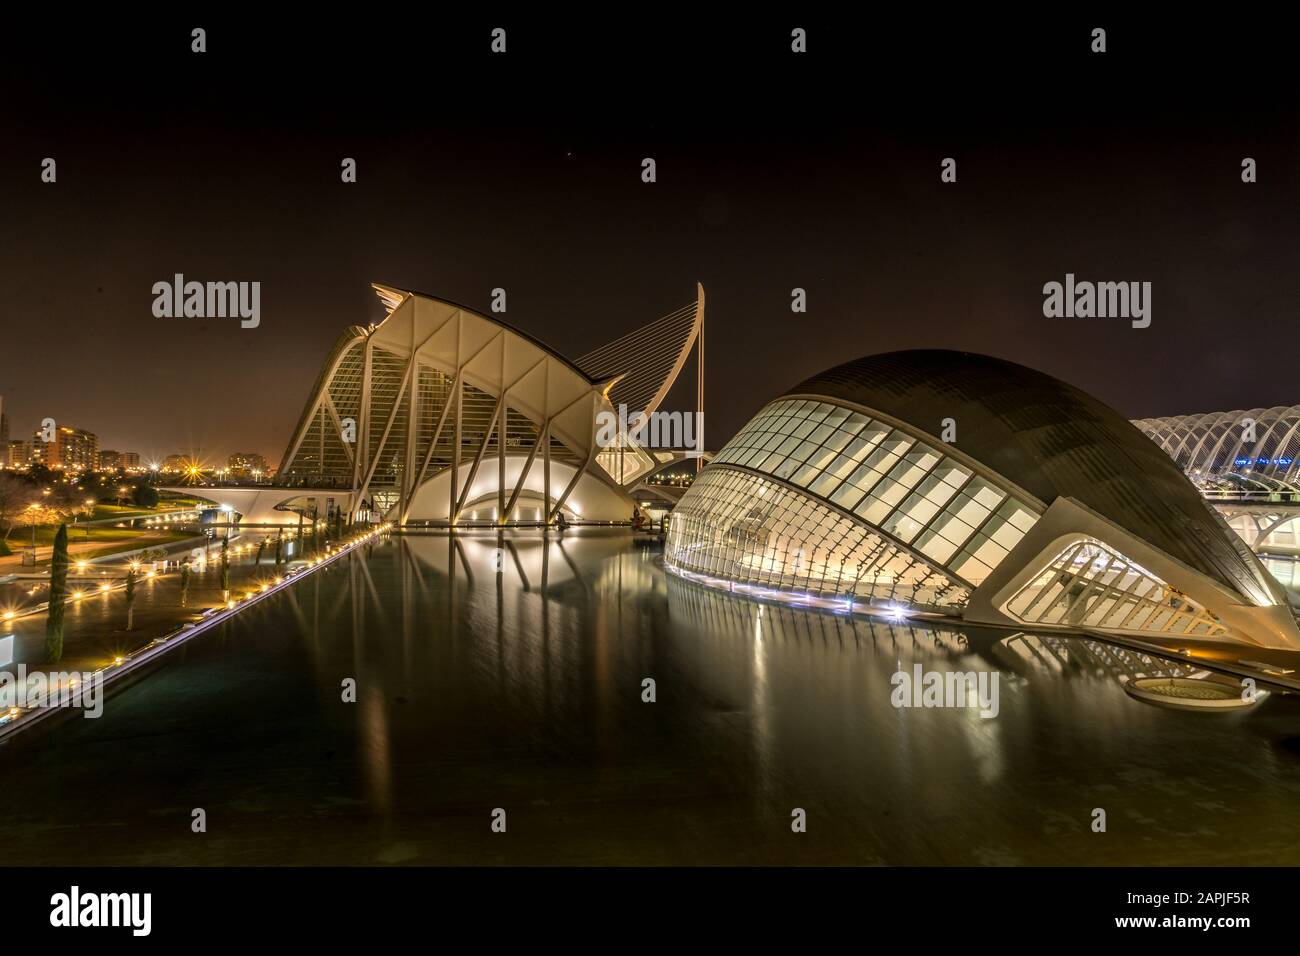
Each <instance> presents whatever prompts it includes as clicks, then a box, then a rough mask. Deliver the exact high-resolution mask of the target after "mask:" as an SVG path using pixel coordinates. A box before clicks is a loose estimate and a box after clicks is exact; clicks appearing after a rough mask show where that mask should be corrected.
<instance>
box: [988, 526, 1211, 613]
mask: <svg viewBox="0 0 1300 956" xmlns="http://www.w3.org/2000/svg"><path fill="white" fill-rule="evenodd" d="M1006 612H1007V613H1008V614H1010V615H1011V616H1012V617H1015V618H1017V619H1018V620H1021V621H1024V622H1026V623H1029V624H1059V625H1066V626H1071V627H1098V628H1113V629H1116V630H1122V631H1164V632H1167V633H1173V634H1188V635H1195V636H1197V637H1218V636H1222V635H1225V634H1226V633H1227V629H1226V628H1225V627H1224V626H1223V625H1222V624H1220V623H1219V622H1218V620H1217V619H1216V618H1214V617H1213V616H1212V615H1211V614H1209V612H1207V611H1206V610H1205V608H1203V607H1201V606H1200V605H1199V604H1196V603H1195V602H1194V601H1192V600H1190V599H1189V598H1188V597H1187V596H1186V595H1184V594H1182V593H1180V592H1179V591H1178V590H1176V589H1175V588H1172V587H1170V586H1169V585H1168V584H1166V583H1165V582H1164V581H1162V580H1160V579H1159V578H1158V577H1156V576H1155V575H1154V574H1152V573H1151V572H1150V571H1147V570H1146V569H1145V568H1142V567H1140V566H1138V565H1137V564H1134V563H1133V562H1132V561H1130V560H1129V559H1128V558H1126V557H1124V556H1123V555H1121V554H1118V553H1117V552H1115V551H1114V550H1113V549H1111V548H1110V547H1108V546H1106V545H1103V544H1101V543H1100V542H1098V541H1094V540H1092V539H1090V538H1088V539H1082V540H1079V541H1075V542H1073V543H1071V544H1070V545H1069V546H1068V547H1067V548H1065V550H1063V551H1062V552H1061V553H1060V554H1059V555H1057V556H1056V558H1055V559H1053V561H1052V562H1051V563H1050V564H1049V565H1048V566H1047V567H1046V568H1044V569H1043V570H1042V571H1041V572H1040V573H1039V574H1038V575H1037V576H1036V577H1035V578H1034V579H1033V580H1032V581H1030V582H1029V583H1028V584H1027V585H1025V586H1024V587H1023V588H1021V589H1020V591H1018V592H1017V593H1016V595H1015V597H1013V598H1012V599H1011V600H1010V601H1008V602H1007V604H1006Z"/></svg>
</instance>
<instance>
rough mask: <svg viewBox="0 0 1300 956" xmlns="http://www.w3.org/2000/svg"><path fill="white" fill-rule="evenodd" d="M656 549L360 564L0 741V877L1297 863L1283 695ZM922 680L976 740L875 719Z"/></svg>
mask: <svg viewBox="0 0 1300 956" xmlns="http://www.w3.org/2000/svg"><path fill="white" fill-rule="evenodd" d="M659 558H660V555H659V551H658V549H657V548H655V547H654V546H644V547H643V546H641V545H639V544H636V543H634V542H633V540H632V538H631V537H630V536H629V535H628V534H627V533H626V532H622V531H610V532H575V531H570V532H568V533H566V534H564V535H563V537H562V538H556V537H555V536H554V535H552V536H551V537H550V538H548V539H543V538H542V537H541V536H540V535H539V534H538V533H535V532H520V533H517V534H514V535H509V534H508V535H506V536H505V537H504V539H502V540H500V541H498V539H497V537H496V536H495V535H492V534H484V535H483V536H474V535H463V536H461V537H459V538H454V539H453V538H448V537H447V536H445V535H442V536H439V535H409V536H395V537H393V538H391V539H388V540H383V541H380V542H378V543H376V544H375V545H373V546H370V547H369V548H368V549H367V550H366V552H365V553H364V554H363V553H360V552H358V553H356V554H354V555H352V556H350V557H349V558H347V559H345V560H343V561H340V562H338V563H337V564H336V565H332V566H330V567H328V568H325V569H323V570H321V571H319V572H317V573H314V574H312V575H310V576H309V577H307V578H306V579H304V580H303V581H301V582H299V583H298V584H297V585H296V586H295V587H294V588H292V589H289V591H288V592H287V593H286V594H284V595H283V596H281V597H278V598H275V599H273V600H269V601H265V602H263V603H261V604H259V605H257V606H255V607H252V608H250V609H248V610H247V611H245V612H243V613H242V614H240V615H239V616H238V617H237V619H236V621H235V622H234V623H232V624H230V625H227V626H226V627H225V628H224V630H222V631H213V632H210V633H208V634H206V635H203V636H201V637H199V638H197V639H196V640H194V641H192V642H191V643H189V644H188V645H185V646H183V647H181V648H178V649H177V650H176V651H174V652H173V653H172V655H171V656H170V658H169V659H168V660H167V661H166V662H165V663H163V664H162V665H160V666H159V667H158V668H157V669H156V670H155V671H153V672H152V673H150V674H148V675H147V676H145V677H144V678H142V679H140V680H139V681H137V682H136V683H134V684H133V685H132V686H130V687H128V688H126V689H124V690H121V691H119V692H117V693H115V694H114V695H113V696H112V697H110V699H109V700H108V702H107V704H106V707H105V713H104V716H103V717H102V718H100V719H99V720H86V719H82V718H80V717H71V718H66V719H64V718H61V719H59V720H58V721H51V722H48V723H47V725H46V726H45V727H39V728H37V729H35V730H33V731H31V732H29V733H26V734H23V735H20V738H19V739H16V740H15V741H13V742H11V743H10V744H8V745H6V746H4V747H3V748H0V774H3V780H4V786H0V864H22V863H26V864H32V863H37V864H73V863H105V864H107V863H142V864H183V865H185V864H275V863H292V864H316V863H335V864H408V863H410V864H544V863H554V864H921V865H931V864H1016V863H1032V864H1073V863H1082V864H1163V863H1187V864H1194V863H1210V864H1228V863H1275V864H1296V863H1300V836H1298V835H1297V826H1296V819H1297V810H1300V701H1297V700H1296V699H1295V698H1282V697H1279V696H1273V697H1271V698H1269V699H1268V700H1265V701H1264V702H1262V703H1261V704H1259V705H1258V706H1256V707H1255V708H1253V709H1251V710H1249V711H1246V712H1238V713H1232V714H1211V715H1206V714H1194V713H1184V712H1177V711H1170V710H1165V709H1160V708H1156V707H1152V706H1149V705H1146V704H1142V703H1138V702H1137V701H1134V700H1133V699H1131V698H1130V697H1129V696H1128V695H1127V694H1125V692H1124V690H1123V689H1122V687H1121V685H1120V683H1119V680H1118V677H1119V676H1120V675H1123V674H1133V673H1146V674H1153V673H1175V672H1176V668H1178V667H1180V666H1181V665H1179V664H1177V663H1174V662H1167V661H1161V660H1159V659H1151V658H1140V657H1139V656H1138V655H1136V654H1134V653H1133V652H1130V651H1125V650H1121V649H1117V648H1111V647H1108V646H1106V645H1102V644H1098V643H1095V642H1084V641H1067V640H1061V639H1048V638H1038V637H1033V636H1029V635H1018V634H1012V633H1008V632H998V631H989V630H982V629H971V630H969V631H966V632H959V631H956V630H952V629H934V628H927V627H920V626H915V625H910V624H908V623H906V622H899V623H894V624H886V623H882V622H870V621H867V620H862V619H852V618H849V617H844V616H837V615H832V614H828V613H824V612H817V611H801V610H796V609H790V608H783V607H778V606H774V605H767V606H763V605H758V604H755V603H751V602H748V601H744V600H740V599H736V598H732V597H730V596H727V595H725V594H722V593H719V592H714V591H708V590H704V589H701V588H699V587H697V586H695V585H692V584H688V583H685V582H682V581H679V580H677V579H676V578H673V577H671V576H670V575H667V574H666V573H665V572H664V571H663V570H662V567H661V565H660V563H659ZM498 565H499V567H500V571H499V572H498V570H497V568H498ZM918 663H919V664H921V665H923V667H924V668H925V669H926V670H943V671H947V670H962V671H969V670H988V669H996V670H998V671H999V672H1000V705H999V712H998V715H997V717H996V718H993V719H982V718H981V717H980V716H979V714H978V713H977V712H976V711H975V710H972V709H929V710H927V709H896V708H895V707H894V706H893V705H892V704H891V700H890V697H891V691H892V690H893V688H892V686H891V683H890V678H891V675H893V674H894V673H895V672H896V671H898V670H900V669H904V670H909V671H910V670H911V668H912V666H913V665H914V664H918ZM348 678H353V679H355V680H356V683H357V701H356V703H344V702H343V700H342V699H341V698H342V684H343V682H344V681H345V679H348ZM646 678H652V679H653V680H654V681H655V688H656V697H657V699H656V701H655V702H654V703H645V702H643V700H642V695H643V689H642V688H643V683H642V682H643V680H644V679H646ZM195 808H202V809H203V810H204V811H205V812H206V816H207V832H206V833H203V834H196V833H193V832H191V819H192V816H191V815H192V811H193V810H194V809H195ZM497 808H501V809H504V810H505V811H506V815H505V819H506V832H505V833H493V832H492V829H491V826H490V824H491V820H492V813H493V810H494V809H497ZM796 808H800V809H802V810H804V811H805V812H806V817H807V832H805V833H793V832H792V831H791V819H792V818H791V814H792V812H793V811H794V810H795V809H796ZM1095 808H1102V809H1104V810H1105V811H1106V821H1107V825H1106V832H1104V833H1096V832H1093V830H1092V821H1093V811H1094V809H1095Z"/></svg>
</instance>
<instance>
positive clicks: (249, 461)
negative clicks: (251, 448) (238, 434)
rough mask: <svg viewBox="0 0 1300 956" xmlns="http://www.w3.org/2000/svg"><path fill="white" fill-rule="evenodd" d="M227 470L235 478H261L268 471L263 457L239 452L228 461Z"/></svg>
mask: <svg viewBox="0 0 1300 956" xmlns="http://www.w3.org/2000/svg"><path fill="white" fill-rule="evenodd" d="M226 469H227V471H229V472H230V474H231V476H232V477H235V478H261V477H262V476H263V475H265V474H266V473H267V470H268V469H267V467H266V459H265V458H264V457H263V456H261V455H257V454H254V453H252V452H239V451H237V452H235V453H234V454H233V455H231V456H230V457H229V458H228V459H227V460H226Z"/></svg>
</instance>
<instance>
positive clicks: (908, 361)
mask: <svg viewBox="0 0 1300 956" xmlns="http://www.w3.org/2000/svg"><path fill="white" fill-rule="evenodd" d="M665 561H666V563H667V564H668V566H669V568H670V569H672V570H674V571H677V572H678V573H681V574H682V575H683V576H686V577H689V578H692V579H694V580H698V581H703V582H704V583H708V584H713V585H716V586H719V587H725V588H728V589H730V590H733V591H742V592H745V593H750V594H755V595H757V596H760V597H765V598H773V599H781V600H789V601H793V602H798V603H809V604H817V605H819V606H830V607H836V608H839V609H844V610H849V609H853V608H857V607H866V606H871V605H874V606H876V607H877V608H879V609H881V610H882V611H886V612H890V613H897V614H900V615H902V614H906V613H908V612H909V611H912V610H923V611H927V612H932V613H938V614H943V615H947V616H952V617H955V618H960V619H963V620H966V621H971V622H978V623H983V624H992V625H1001V626H1006V627H1015V628H1021V627H1028V628H1031V629H1032V630H1034V631H1038V632H1050V631H1053V630H1063V631H1099V632H1112V633H1116V634H1124V635H1128V636H1133V637H1142V636H1154V635H1157V634H1158V635H1161V636H1164V637H1178V638H1179V639H1180V640H1182V639H1186V640H1189V641H1196V640H1228V641H1238V642H1241V643H1247V644H1255V645H1261V646H1267V647H1282V648H1289V649H1300V629H1297V626H1296V622H1295V619H1294V617H1293V615H1292V614H1291V611H1290V608H1289V607H1288V605H1287V601H1286V595H1285V592H1284V591H1283V589H1282V587H1281V586H1280V585H1279V584H1278V582H1277V581H1276V580H1274V579H1273V577H1272V576H1271V575H1270V574H1269V573H1268V571H1267V570H1265V568H1264V567H1263V565H1262V564H1261V563H1260V561H1259V560H1258V559H1257V558H1256V557H1255V556H1254V555H1253V554H1252V553H1251V552H1250V550H1249V548H1247V547H1246V546H1245V544H1244V543H1243V542H1242V541H1241V540H1240V539H1239V538H1238V537H1237V536H1236V535H1235V534H1234V533H1233V532H1232V530H1231V529H1229V528H1228V526H1227V525H1226V523H1225V522H1224V520H1223V519H1222V518H1221V517H1220V516H1219V515H1218V514H1217V513H1215V512H1214V511H1213V510H1212V508H1211V507H1210V506H1209V505H1208V504H1207V503H1206V501H1205V500H1204V499H1203V498H1202V497H1201V495H1200V493H1199V492H1198V491H1197V489H1196V488H1195V487H1194V486H1193V485H1192V484H1191V482H1189V481H1188V479H1187V478H1186V476H1184V475H1183V473H1182V472H1181V471H1180V470H1179V468H1178V466H1177V465H1176V464H1175V463H1174V460H1173V459H1171V458H1170V457H1169V456H1168V455H1167V454H1166V453H1165V452H1164V451H1162V450H1161V448H1160V447H1158V446H1157V445H1156V444H1155V443H1153V442H1151V441H1149V440H1148V439H1147V438H1146V437H1145V436H1144V435H1143V433H1142V432H1140V431H1139V430H1138V429H1137V428H1136V427H1134V425H1132V424H1131V423H1129V422H1127V421H1125V420H1124V419H1123V417H1122V416H1120V415H1119V414H1118V413H1117V412H1115V411H1114V410H1112V409H1110V408H1108V407H1107V406H1105V405H1103V404H1102V403H1101V402H1098V401H1097V400H1096V399H1094V398H1092V397H1091V396H1089V395H1086V394H1085V393H1083V392H1081V391H1079V390H1078V389H1076V388H1073V387H1071V386H1069V385H1067V384H1065V383H1064V382H1060V381H1058V380H1056V379H1053V378H1051V377H1050V376H1047V375H1043V374H1041V373H1039V372H1035V371H1033V370H1031V369H1027V368H1024V367H1022V366H1018V365H1014V364H1012V363H1010V362H1003V361H1000V360H997V359H992V358H988V357H986V356H980V355H973V354H970V353H959V352H940V351H916V352H896V353H891V354H888V355H879V356H872V357H869V358H864V359H859V360H857V361H855V362H849V363H846V364H844V365H841V366H838V367H837V368H833V369H830V370H828V371H826V372H823V373H822V374H820V375H817V376H814V377H813V378H811V379H809V380H807V381H805V382H803V383H801V384H800V385H798V386H796V387H795V388H793V389H791V390H790V391H789V392H788V393H786V394H785V395H782V396H781V397H779V398H777V399H775V400H773V401H772V402H771V403H769V404H768V405H767V406H766V407H765V408H764V409H762V410H761V411H760V412H759V414H758V415H757V416H755V418H754V419H753V420H752V421H751V422H750V423H749V424H748V425H746V426H745V427H744V428H743V429H741V431H740V432H739V433H738V434H737V435H736V437H735V438H733V439H732V440H731V441H730V442H728V443H727V445H726V446H725V447H723V448H722V449H721V450H720V451H719V452H718V455H717V457H716V458H715V459H714V460H713V461H712V462H711V463H710V464H709V465H708V466H707V467H706V468H705V469H704V470H703V472H702V473H701V475H700V477H699V478H698V479H696V481H695V483H694V484H693V485H692V486H691V488H690V490H689V491H687V493H686V494H685V496H683V498H682V500H681V503H680V504H679V505H678V507H677V508H676V509H675V510H674V512H673V514H672V517H671V519H670V528H669V535H668V540H667V542H666V545H665Z"/></svg>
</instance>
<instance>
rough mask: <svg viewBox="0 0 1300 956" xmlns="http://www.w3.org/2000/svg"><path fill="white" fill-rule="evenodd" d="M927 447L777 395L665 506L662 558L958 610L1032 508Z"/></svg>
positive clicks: (759, 579) (779, 584) (683, 566)
mask: <svg viewBox="0 0 1300 956" xmlns="http://www.w3.org/2000/svg"><path fill="white" fill-rule="evenodd" d="M937 444H938V443H934V444H933V445H932V444H930V443H929V442H927V441H926V440H924V439H921V438H919V437H917V436H915V435H913V434H910V433H909V432H907V431H904V430H903V429H900V428H897V427H895V426H893V425H890V424H888V423H885V422H882V421H878V420H875V419H872V418H871V417H869V416H868V415H864V414H862V413H859V412H857V411H854V410H851V409H848V408H844V407H842V406H839V405H833V404H830V403H828V402H823V401H815V400H804V399H784V400H781V401H778V402H774V403H772V404H771V405H769V406H768V407H767V408H765V409H764V410H763V411H762V412H760V413H759V414H758V415H757V416H756V417H755V418H754V419H753V420H751V421H750V422H749V424H747V425H746V426H745V428H744V429H742V430H741V431H740V433H739V434H737V435H736V437H735V438H733V439H732V440H731V441H730V442H728V443H727V445H726V447H725V448H723V449H722V451H721V452H720V453H719V454H718V456H717V457H716V458H715V459H714V460H713V462H712V463H711V464H710V466H709V467H708V468H707V469H705V471H704V472H703V474H701V476H700V478H699V479H697V481H696V482H695V484H694V485H693V486H692V488H691V491H690V492H689V493H688V494H687V495H686V496H685V497H684V498H683V500H682V502H681V504H680V505H678V507H677V509H676V510H675V511H674V512H673V515H672V519H671V523H670V527H669V535H668V541H667V545H666V549H665V554H666V556H667V561H668V563H669V565H670V566H672V567H675V568H677V569H679V570H683V571H686V572H695V573H698V574H702V575H706V576H710V577H717V578H722V579H725V580H728V581H733V582H740V583H743V584H752V585H758V586H766V587H774V588H778V589H785V590H792V591H796V592H798V591H807V592H811V593H817V594H820V595H828V596H837V595H838V596H850V595H851V596H854V597H859V598H863V599H866V600H871V601H885V602H898V603H900V604H907V605H912V606H917V607H933V608H940V609H951V608H960V607H964V606H965V604H966V601H967V599H968V598H969V596H970V591H971V590H972V587H973V586H977V585H978V584H979V583H980V582H981V581H983V580H984V579H985V578H986V577H987V576H988V575H989V573H990V572H991V571H992V569H993V568H995V567H997V565H998V564H999V563H1000V562H1001V561H1002V559H1003V558H1005V557H1006V555H1007V553H1008V552H1009V551H1010V550H1011V549H1012V548H1013V547H1014V546H1015V545H1016V543H1017V542H1019V541H1020V539H1021V538H1022V537H1023V536H1024V534H1025V532H1026V531H1028V530H1029V529H1030V528H1031V527H1033V524H1034V522H1035V521H1037V520H1038V515H1037V514H1036V512H1035V511H1034V510H1033V509H1031V507H1030V506H1028V505H1027V504H1025V503H1024V502H1021V501H1019V500H1017V499H1016V498H1015V497H1013V496H1012V495H1011V494H1009V493H1008V492H1007V491H1006V490H1004V489H1002V488H1000V487H998V486H997V485H996V484H995V483H994V482H992V481H990V480H989V479H987V478H985V477H982V476H980V475H976V474H975V473H974V472H973V471H972V470H971V469H970V468H968V467H967V466H965V465H963V464H961V463H960V462H958V461H957V460H956V459H954V458H952V457H950V456H948V455H947V454H945V453H944V452H943V451H942V450H941V448H939V447H935V446H936V445H937ZM756 473H757V474H756ZM765 476H770V478H771V479H775V480H767V478H766V477H765Z"/></svg>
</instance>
